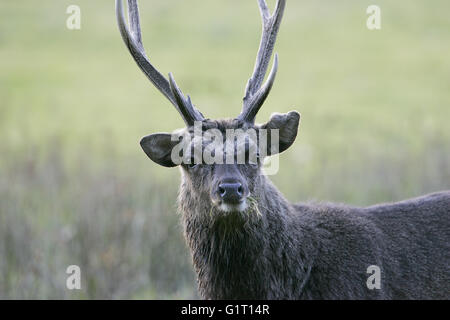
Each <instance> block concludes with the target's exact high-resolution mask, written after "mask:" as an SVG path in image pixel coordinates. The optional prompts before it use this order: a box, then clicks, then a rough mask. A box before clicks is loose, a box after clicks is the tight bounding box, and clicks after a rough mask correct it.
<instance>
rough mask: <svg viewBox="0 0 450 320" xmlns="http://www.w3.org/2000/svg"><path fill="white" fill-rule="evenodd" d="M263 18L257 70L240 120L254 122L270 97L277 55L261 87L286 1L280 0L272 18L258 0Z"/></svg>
mask: <svg viewBox="0 0 450 320" xmlns="http://www.w3.org/2000/svg"><path fill="white" fill-rule="evenodd" d="M258 4H259V9H260V12H261V18H262V29H263V32H262V36H261V42H260V45H259V50H258V55H257V58H256V62H255V68H254V70H253V74H252V76H251V78H250V79H249V80H248V83H247V86H246V88H245V96H244V104H243V108H242V112H241V114H240V115H239V116H238V119H241V120H244V121H248V122H254V121H255V116H256V114H257V113H258V111H259V109H260V108H261V106H262V104H263V103H264V101H265V100H266V98H267V96H268V95H269V92H270V89H271V88H272V85H273V82H274V81H275V76H276V72H277V70H278V56H277V55H275V59H274V62H273V67H272V70H271V72H270V75H269V77H268V79H267V82H266V83H265V84H264V86H262V87H261V85H262V83H263V80H264V77H265V75H266V72H267V68H268V66H269V62H270V58H271V57H272V52H273V48H274V46H275V41H276V38H277V34H278V30H279V28H280V24H281V20H282V18H283V13H284V8H285V6H286V0H278V1H277V5H276V8H275V12H274V14H273V15H272V16H271V15H270V12H269V9H268V8H267V3H266V1H265V0H258Z"/></svg>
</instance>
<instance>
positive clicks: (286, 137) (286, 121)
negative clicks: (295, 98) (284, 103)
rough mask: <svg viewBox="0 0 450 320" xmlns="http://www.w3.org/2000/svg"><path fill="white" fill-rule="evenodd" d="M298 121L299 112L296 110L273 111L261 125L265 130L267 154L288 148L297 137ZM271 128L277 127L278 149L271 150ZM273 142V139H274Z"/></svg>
mask: <svg viewBox="0 0 450 320" xmlns="http://www.w3.org/2000/svg"><path fill="white" fill-rule="evenodd" d="M299 123H300V114H299V113H298V112H297V111H291V112H288V113H283V114H281V113H274V114H272V116H271V117H270V120H269V122H267V123H266V124H264V125H262V127H261V128H262V129H266V130H267V155H273V154H276V153H281V152H283V151H285V150H286V149H288V148H289V147H290V146H291V145H292V144H293V143H294V141H295V138H296V137H297V131H298V125H299ZM272 129H278V130H279V131H278V139H279V143H278V151H277V150H276V149H274V150H271V149H272V148H271V146H272V143H271V141H272V134H271V130H272ZM274 143H275V141H274Z"/></svg>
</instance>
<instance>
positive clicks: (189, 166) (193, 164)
mask: <svg viewBox="0 0 450 320" xmlns="http://www.w3.org/2000/svg"><path fill="white" fill-rule="evenodd" d="M187 167H188V168H189V169H194V168H197V167H198V163H194V162H191V163H189V164H188V165H187Z"/></svg>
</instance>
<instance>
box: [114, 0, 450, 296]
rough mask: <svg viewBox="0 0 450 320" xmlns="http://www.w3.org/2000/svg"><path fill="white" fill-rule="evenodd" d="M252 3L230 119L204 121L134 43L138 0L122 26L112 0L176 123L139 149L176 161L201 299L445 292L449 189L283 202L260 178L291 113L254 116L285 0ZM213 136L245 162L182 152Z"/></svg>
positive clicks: (287, 130) (293, 131)
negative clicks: (371, 199) (338, 201)
mask: <svg viewBox="0 0 450 320" xmlns="http://www.w3.org/2000/svg"><path fill="white" fill-rule="evenodd" d="M258 3H259V8H260V11H261V15H262V20H263V32H262V39H261V44H260V48H259V51H258V55H257V59H256V65H255V68H254V72H253V75H252V76H251V78H250V80H249V81H248V84H247V87H246V89H245V97H244V103H243V109H242V112H241V114H240V115H239V116H237V118H235V119H228V120H210V119H206V118H204V117H203V115H202V114H201V113H200V112H199V111H198V110H197V109H196V108H195V107H194V105H193V104H192V102H191V99H190V98H189V96H188V97H187V98H186V97H185V96H184V95H183V93H182V92H181V90H180V89H179V88H178V86H177V84H176V83H175V80H174V78H173V76H172V75H171V74H169V80H167V79H166V78H165V77H164V76H163V75H162V74H161V73H160V72H159V71H158V70H156V69H155V67H153V65H152V64H151V63H150V60H149V58H148V57H147V55H146V54H145V51H144V47H143V45H142V38H141V31H140V24H139V14H138V7H137V3H136V1H133V0H128V14H129V26H128V24H127V23H126V21H125V17H124V10H123V6H122V1H121V0H116V13H117V19H118V24H119V29H120V33H121V35H122V38H123V40H124V41H125V44H126V45H127V47H128V49H129V51H130V53H131V55H132V56H133V58H134V60H135V61H136V62H137V64H138V66H139V67H140V68H141V70H142V71H143V72H144V73H145V75H146V76H147V77H148V78H149V80H150V81H151V82H152V83H153V84H154V85H155V86H156V88H158V89H159V90H160V91H161V92H162V93H163V94H164V95H165V96H166V97H167V99H169V101H170V102H171V103H172V104H173V105H174V106H175V108H176V109H177V110H178V112H179V113H180V115H181V116H182V118H183V120H184V121H185V123H186V128H185V129H183V133H182V135H181V136H178V138H177V139H173V136H172V135H171V134H166V133H156V134H152V135H149V136H147V137H144V138H143V139H142V141H141V146H142V148H143V149H144V151H145V153H146V154H147V155H148V157H149V158H150V159H151V160H153V161H154V162H156V163H157V164H160V165H162V166H165V167H174V166H177V165H180V167H181V176H182V181H181V188H180V193H179V197H178V204H179V209H180V211H181V213H182V222H183V226H184V234H185V238H186V241H187V243H188V245H189V248H190V250H191V253H192V260H193V264H194V267H195V270H196V272H197V277H198V286H199V292H200V294H201V296H202V297H203V298H205V299H405V298H406V299H422V298H425V299H449V298H450V219H449V218H450V217H449V212H450V192H449V191H444V192H440V193H435V194H430V195H427V196H423V197H420V198H416V199H411V200H407V201H403V202H398V203H392V204H381V205H376V206H371V207H367V208H355V207H350V206H343V205H334V204H319V205H317V204H314V205H313V204H291V203H289V202H288V201H287V200H286V199H285V198H284V197H283V195H282V194H281V193H280V192H279V191H278V190H277V188H276V187H275V186H274V185H273V184H272V183H271V182H270V181H269V179H268V178H267V177H266V176H265V175H264V174H262V172H261V163H262V161H263V158H264V157H265V156H270V155H273V154H276V153H280V152H283V151H284V150H286V149H287V148H289V147H290V146H291V145H292V144H293V142H294V140H295V138H296V135H297V129H298V125H299V121H300V115H299V114H298V113H297V112H295V111H292V112H289V113H287V114H275V115H273V116H272V117H271V118H270V120H269V121H268V122H267V123H265V124H263V125H257V124H255V116H256V114H257V112H258V110H259V109H260V107H261V106H262V104H263V103H264V100H265V99H266V97H267V95H268V94H269V92H270V90H271V88H272V85H273V82H274V80H275V75H276V72H277V67H278V58H277V55H275V58H274V62H273V67H272V70H271V71H270V74H269V76H268V79H267V81H266V82H265V83H264V84H263V80H264V76H265V74H266V72H267V68H268V65H269V60H270V59H271V56H272V51H273V48H274V44H275V39H276V36H277V32H278V29H279V26H280V23H281V19H282V16H283V11H284V8H285V4H286V1H285V0H278V2H277V4H276V8H275V13H274V14H273V15H270V13H269V10H268V8H267V5H266V3H265V1H264V0H259V1H258ZM196 124H199V125H200V128H201V129H200V131H201V133H204V132H206V131H207V130H211V129H213V130H214V132H215V133H219V134H220V133H222V134H225V133H226V132H227V130H230V129H234V130H236V129H241V131H243V132H244V141H245V143H238V142H237V141H238V140H239V139H237V140H235V137H233V138H232V139H229V138H228V137H226V138H223V141H220V139H218V140H219V141H216V140H214V139H210V140H208V139H206V142H205V141H204V140H201V139H200V140H199V137H198V135H197V134H196V133H195V127H196ZM249 130H253V131H255V132H257V133H258V134H259V133H261V132H263V131H264V130H265V131H268V133H267V137H268V138H267V139H265V140H264V139H260V138H259V139H256V140H255V139H254V138H252V137H251V136H250V135H249V134H247V132H248V131H249ZM275 133H278V138H277V134H275ZM180 137H181V138H180ZM180 141H185V142H186V141H187V143H188V148H187V149H186V148H185V149H183V150H185V151H183V152H181V153H178V154H182V156H183V159H184V160H183V161H182V162H181V163H180V162H179V161H175V160H174V152H173V151H174V148H176V147H177V146H178V145H179V143H181V142H180ZM199 141H200V142H199ZM213 141H214V143H213ZM208 142H209V143H208ZM216 142H221V143H222V144H221V146H225V145H226V146H227V148H226V150H221V148H215V153H214V156H217V155H219V160H220V159H221V157H225V156H228V155H229V153H230V149H231V153H233V152H234V151H236V154H238V153H239V152H240V151H239V150H240V149H243V150H244V151H243V152H244V153H245V161H244V162H243V163H239V162H238V161H237V160H236V157H235V155H233V154H232V157H231V162H230V161H226V162H225V163H221V162H220V161H217V163H213V164H208V163H205V161H203V160H200V161H198V159H197V158H195V157H194V158H193V157H192V153H194V154H195V150H194V149H196V148H197V149H198V148H200V149H201V150H200V151H203V150H205V148H207V147H208V145H211V144H213V145H216V146H217V145H219V146H220V144H216ZM274 142H275V143H274ZM274 145H276V146H277V147H278V150H277V148H276V147H274ZM230 146H231V148H229V147H230ZM255 147H256V149H255ZM252 148H253V149H252ZM238 149H239V150H238ZM186 150H188V151H186ZM192 150H194V152H191V151H192ZM249 150H257V153H256V158H257V159H256V162H252V161H250V156H249ZM261 150H262V151H264V152H260V151H261ZM184 152H185V153H186V154H184ZM221 152H222V153H221ZM186 155H187V156H186ZM192 158H193V159H192ZM216 159H217V158H216ZM227 160H229V158H227ZM235 160H236V161H235ZM372 265H375V266H378V267H379V268H380V271H381V272H380V284H381V286H380V288H379V289H377V288H375V289H374V288H371V289H369V287H368V285H367V280H368V277H369V276H370V274H368V273H367V269H368V267H369V266H372Z"/></svg>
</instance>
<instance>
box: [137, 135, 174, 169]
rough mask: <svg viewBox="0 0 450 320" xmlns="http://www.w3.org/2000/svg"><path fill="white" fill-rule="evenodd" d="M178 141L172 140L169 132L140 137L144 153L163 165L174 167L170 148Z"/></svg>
mask: <svg viewBox="0 0 450 320" xmlns="http://www.w3.org/2000/svg"><path fill="white" fill-rule="evenodd" d="M178 143H179V141H178V140H175V141H172V135H171V134H169V133H155V134H151V135H149V136H146V137H144V138H142V139H141V147H142V149H143V150H144V152H145V154H146V155H147V156H148V157H149V158H150V159H152V160H153V161H154V162H156V163H157V164H159V165H161V166H164V167H176V166H177V164H175V163H174V162H173V161H172V157H171V156H172V149H173V148H174V147H175V146H176V145H177V144H178Z"/></svg>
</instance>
